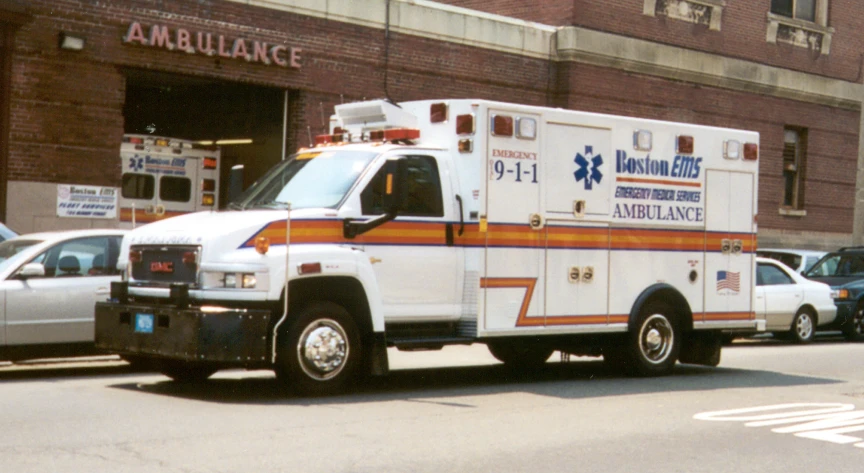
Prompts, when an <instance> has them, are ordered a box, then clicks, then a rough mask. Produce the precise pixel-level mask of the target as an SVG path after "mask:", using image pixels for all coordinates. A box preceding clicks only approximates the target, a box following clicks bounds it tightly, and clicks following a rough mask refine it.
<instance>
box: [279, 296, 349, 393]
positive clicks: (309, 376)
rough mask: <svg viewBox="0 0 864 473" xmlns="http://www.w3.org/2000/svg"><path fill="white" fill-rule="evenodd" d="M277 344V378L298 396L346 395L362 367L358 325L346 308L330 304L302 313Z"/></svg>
mask: <svg viewBox="0 0 864 473" xmlns="http://www.w3.org/2000/svg"><path fill="white" fill-rule="evenodd" d="M277 343H278V347H277V352H276V377H277V378H278V379H279V380H280V381H281V382H283V383H285V384H286V385H287V386H288V387H289V388H290V389H291V390H293V391H294V392H296V393H297V394H301V395H305V396H329V395H334V394H341V393H344V392H345V391H346V390H347V389H348V387H349V386H350V385H351V384H352V383H353V382H354V380H355V379H356V377H357V375H358V373H359V371H360V367H361V366H362V363H361V361H362V357H363V348H362V346H361V343H360V332H359V330H358V329H357V324H356V323H355V322H354V319H353V318H352V317H351V314H349V313H348V311H347V310H345V308H344V307H342V306H340V305H337V304H334V303H331V302H317V303H313V304H311V305H309V306H307V307H305V308H304V309H303V310H301V311H300V313H299V314H298V315H297V317H296V318H295V319H294V320H293V321H291V324H290V325H289V326H288V328H287V329H286V330H285V331H284V332H282V333H281V334H280V336H279V339H278V340H277Z"/></svg>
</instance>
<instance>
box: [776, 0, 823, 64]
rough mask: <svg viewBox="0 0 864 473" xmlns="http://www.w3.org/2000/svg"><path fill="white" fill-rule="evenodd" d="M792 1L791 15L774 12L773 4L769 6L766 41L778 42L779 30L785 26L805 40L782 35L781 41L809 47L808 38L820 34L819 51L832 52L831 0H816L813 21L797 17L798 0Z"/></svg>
mask: <svg viewBox="0 0 864 473" xmlns="http://www.w3.org/2000/svg"><path fill="white" fill-rule="evenodd" d="M792 1H793V6H792V14H793V16H791V17H790V16H785V15H780V14H777V13H772V12H771V6H770V5H769V6H768V12H767V15H768V27H767V29H766V38H765V40H766V42H768V43H774V44H776V43H777V42H778V32H779V31H780V28H781V26H783V27H784V28H788V29H791V30H794V31H796V32H797V33H798V34H799V35H800V36H801V37H802V38H804V39H805V41H802V42H798V41H788V40H784V39H783V38H782V37H780V41H779V42H782V43H787V44H792V45H794V46H799V47H808V48H809V47H810V44H809V42H808V41H806V39H808V38H810V37H811V36H813V35H818V36H820V37H821V44H820V48H819V52H820V53H821V54H829V53H830V52H831V39H832V37H833V35H834V28H832V27H830V26H828V11H829V3H828V2H829V0H816V5H815V12H814V18H813V21H810V20H802V19H800V18H795V17H794V15H795V3H794V2H795V1H797V0H792Z"/></svg>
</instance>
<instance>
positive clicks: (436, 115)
mask: <svg viewBox="0 0 864 473" xmlns="http://www.w3.org/2000/svg"><path fill="white" fill-rule="evenodd" d="M448 108H449V107H447V103H446V102H437V103H433V104H431V105H429V123H444V122H446V121H447V112H448V111H449V110H448Z"/></svg>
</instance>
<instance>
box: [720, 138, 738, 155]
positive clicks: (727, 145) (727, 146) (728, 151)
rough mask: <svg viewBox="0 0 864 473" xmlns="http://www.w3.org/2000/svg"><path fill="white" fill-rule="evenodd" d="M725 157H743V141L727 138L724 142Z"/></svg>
mask: <svg viewBox="0 0 864 473" xmlns="http://www.w3.org/2000/svg"><path fill="white" fill-rule="evenodd" d="M723 157H724V158H726V159H738V158H740V157H741V142H740V141H738V140H726V141H724V142H723Z"/></svg>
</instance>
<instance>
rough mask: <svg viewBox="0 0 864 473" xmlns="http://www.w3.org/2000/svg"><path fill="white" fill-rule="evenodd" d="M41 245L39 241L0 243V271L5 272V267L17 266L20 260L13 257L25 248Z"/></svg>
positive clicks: (7, 241) (8, 241)
mask: <svg viewBox="0 0 864 473" xmlns="http://www.w3.org/2000/svg"><path fill="white" fill-rule="evenodd" d="M39 243H42V241H41V240H6V241H4V242H3V243H0V271H5V270H6V268H7V267H9V266H10V265H13V264H17V262H18V260H19V259H20V258H15V255H17V254H18V253H20V252H21V251H22V250H24V249H25V248H28V247H31V246H33V245H36V244H39Z"/></svg>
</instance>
